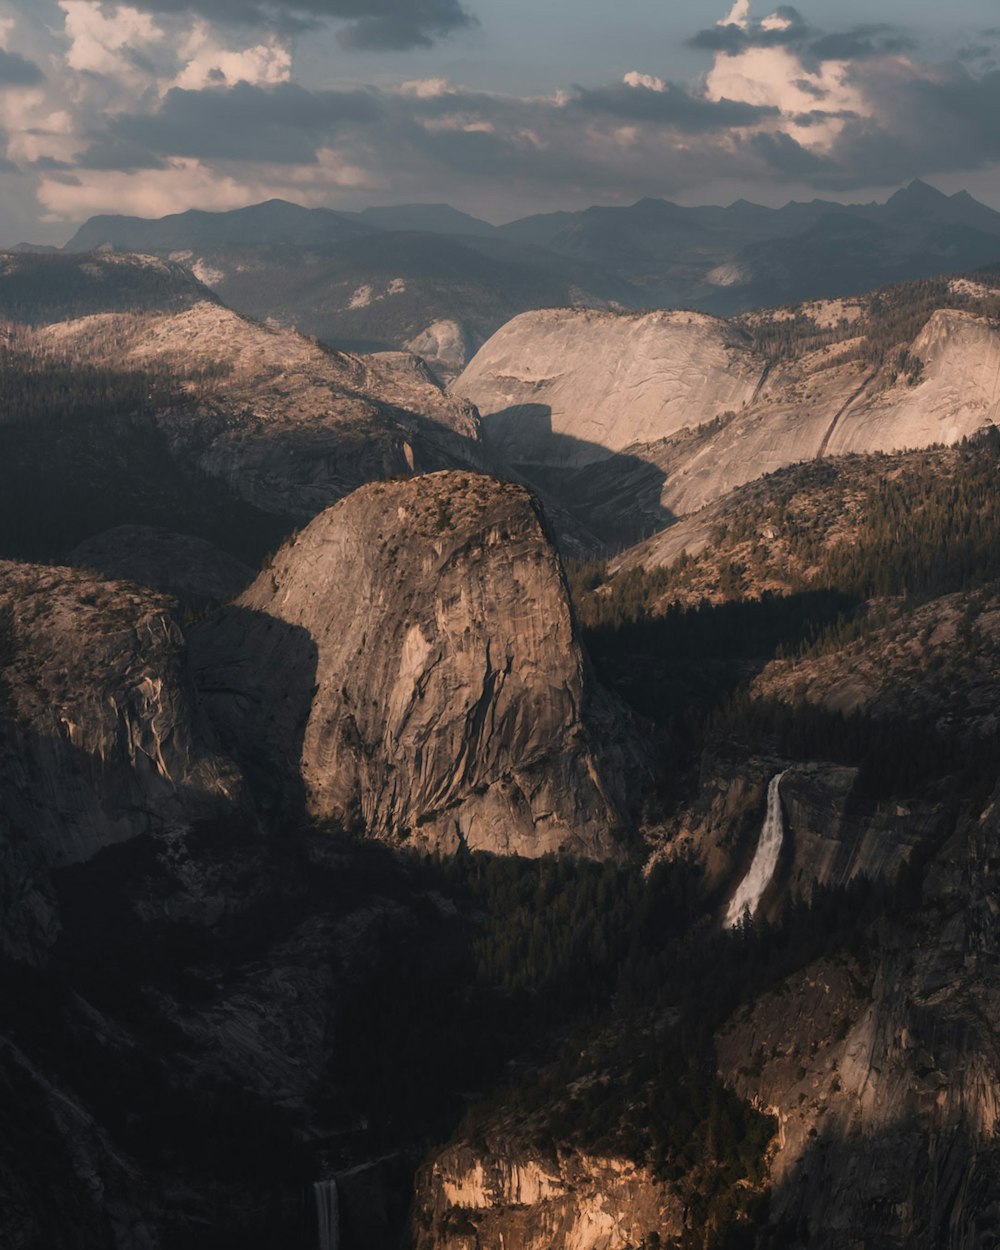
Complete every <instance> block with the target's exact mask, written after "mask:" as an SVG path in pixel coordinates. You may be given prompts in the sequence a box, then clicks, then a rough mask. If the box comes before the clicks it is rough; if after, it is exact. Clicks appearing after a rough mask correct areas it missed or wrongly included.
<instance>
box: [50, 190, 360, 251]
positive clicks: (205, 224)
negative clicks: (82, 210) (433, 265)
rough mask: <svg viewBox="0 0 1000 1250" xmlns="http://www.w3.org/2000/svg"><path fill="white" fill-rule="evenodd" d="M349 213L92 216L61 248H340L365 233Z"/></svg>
mask: <svg viewBox="0 0 1000 1250" xmlns="http://www.w3.org/2000/svg"><path fill="white" fill-rule="evenodd" d="M369 231H370V228H369V227H366V226H365V225H364V224H363V223H362V222H360V221H358V220H356V219H354V218H353V217H352V216H351V215H350V214H345V213H335V212H333V211H332V210H331V209H327V208H302V207H300V206H299V205H298V204H289V203H288V202H287V201H286V200H267V201H266V202H265V203H263V204H251V205H249V206H248V207H246V208H237V209H231V210H229V211H228V212H220V213H207V212H203V211H201V210H199V209H191V210H190V211H189V212H186V213H172V214H171V215H170V216H168V217H162V218H155V219H152V218H144V217H120V216H110V215H105V216H99V217H91V218H90V220H89V221H87V222H85V223H84V225H83V226H81V227H80V229H79V230H78V231H77V232H76V234H74V235H73V237H72V238H71V239H70V241H69V242H68V243H67V244H66V248H65V250H66V251H67V252H97V251H119V252H138V253H145V254H147V255H155V254H157V253H159V252H164V251H171V250H176V249H178V248H185V247H199V248H203V247H213V246H216V247H217V246H219V245H220V244H222V245H230V246H234V247H238V246H241V245H244V246H245V245H254V244H266V243H276V242H289V241H291V240H293V239H294V240H296V241H298V242H300V243H303V244H306V245H315V244H322V243H340V242H342V241H343V240H344V239H350V238H358V237H362V236H364V235H366V234H368V233H369Z"/></svg>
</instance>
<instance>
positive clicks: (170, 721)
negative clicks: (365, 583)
mask: <svg viewBox="0 0 1000 1250" xmlns="http://www.w3.org/2000/svg"><path fill="white" fill-rule="evenodd" d="M0 628H2V632H3V648H4V655H3V661H4V663H3V667H2V673H0V676H2V681H0V795H2V816H0V820H2V825H0V829H2V833H3V839H4V841H5V842H6V843H7V848H5V853H4V854H3V856H0V863H2V865H3V869H4V875H5V876H6V877H7V880H6V881H5V882H3V884H2V886H0V889H2V890H3V892H4V894H5V895H6V902H7V904H8V905H7V907H5V909H4V916H3V926H2V930H0V937H2V939H3V940H4V941H5V942H6V943H7V945H8V947H9V948H13V949H18V950H28V949H30V947H31V945H32V943H33V942H36V941H37V940H38V939H39V936H40V935H39V933H38V932H37V930H38V927H39V925H41V927H42V929H45V928H46V927H47V926H48V925H49V924H50V922H51V917H50V916H48V913H47V905H45V904H44V901H43V900H42V897H41V895H39V893H38V888H37V881H38V880H39V879H40V876H41V875H42V874H44V871H45V870H46V869H47V868H49V867H52V866H59V865H64V864H71V863H75V862H79V861H82V860H86V859H88V858H89V857H90V856H92V855H94V854H95V853H96V852H97V851H99V850H100V849H101V848H102V847H106V846H109V845H111V844H113V843H115V842H121V841H124V840H126V839H128V838H132V837H135V836H136V835H138V834H141V833H148V832H155V831H162V830H164V829H167V828H170V827H172V826H180V825H183V824H185V823H186V822H187V821H189V820H190V819H192V818H193V817H196V816H206V815H210V814H212V813H215V812H218V811H219V810H221V809H226V808H228V807H230V806H231V805H232V803H233V801H234V800H235V798H236V797H237V796H238V793H239V789H240V785H239V780H238V776H237V775H236V773H235V770H234V769H233V768H232V766H231V765H229V764H228V763H227V762H226V761H224V760H222V759H221V758H220V757H218V756H217V755H215V754H213V753H212V752H211V751H210V750H207V749H205V747H204V746H202V745H201V744H200V741H199V736H198V733H197V728H196V716H195V712H194V706H193V697H192V691H191V690H190V688H189V686H188V684H187V681H186V679H185V676H184V664H183V639H182V637H181V633H180V630H179V629H178V627H177V625H176V623H175V622H174V620H173V619H172V617H171V614H170V605H169V603H167V602H166V601H164V600H163V599H161V598H159V597H158V596H156V595H155V594H153V593H152V592H146V591H143V590H140V589H139V588H138V587H136V586H131V585H128V584H125V583H119V582H107V581H103V580H101V579H99V578H97V577H94V576H92V575H89V574H86V573H82V572H79V571H77V570H75V569H60V568H43V567H38V566H32V565H19V564H11V563H8V562H3V563H0Z"/></svg>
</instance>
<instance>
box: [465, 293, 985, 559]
mask: <svg viewBox="0 0 1000 1250" xmlns="http://www.w3.org/2000/svg"><path fill="white" fill-rule="evenodd" d="M993 281H994V280H993V278H991V277H990V276H989V275H988V274H987V275H983V276H981V277H979V278H977V279H975V280H972V279H952V280H947V281H946V280H941V281H940V282H933V283H927V284H917V285H914V286H904V287H898V288H887V289H886V290H885V291H883V292H878V293H876V294H875V295H874V296H871V297H865V298H859V299H856V300H853V301H846V302H845V301H833V302H820V303H815V304H807V305H802V306H799V307H797V308H794V309H779V310H774V311H771V312H761V313H754V314H749V315H748V316H746V317H743V318H738V319H735V320H733V321H730V322H722V321H718V320H715V319H712V318H708V317H704V316H702V315H699V314H680V313H672V314H650V315H645V316H638V315H636V314H623V313H610V312H604V313H581V312H578V311H575V310H562V311H555V312H540V313H529V314H525V315H524V316H522V317H521V318H518V319H515V321H513V322H511V323H509V324H508V325H507V326H505V327H504V328H503V329H502V330H500V331H499V332H498V333H497V334H496V335H495V336H494V337H493V338H492V339H491V340H490V341H489V342H488V343H487V344H486V345H485V346H484V347H483V348H482V349H481V350H480V352H479V353H478V354H477V356H476V357H475V358H474V360H473V361H472V362H471V364H470V365H469V366H468V368H467V369H466V370H465V371H464V373H463V374H462V376H461V377H460V378H458V379H457V380H456V381H455V383H453V385H452V393H453V394H455V395H458V396H462V397H465V398H468V399H471V400H472V401H473V402H474V403H475V404H476V405H477V407H478V409H479V411H480V413H481V416H482V420H483V429H484V432H485V436H486V438H487V440H488V442H489V445H490V446H492V447H494V448H496V449H497V450H498V451H499V453H500V454H502V455H503V457H504V458H505V459H506V460H507V461H509V462H510V463H513V464H515V465H516V466H517V467H518V469H519V470H520V471H521V472H522V473H524V474H525V475H526V476H527V477H528V478H529V479H531V480H533V481H537V482H538V483H539V484H540V485H542V486H543V487H544V488H545V489H546V490H548V491H551V492H552V493H553V494H554V495H555V496H556V497H557V498H559V499H560V500H561V501H562V502H563V503H564V504H565V505H566V506H567V507H568V508H570V509H571V510H574V509H575V510H576V511H577V514H578V515H579V516H580V517H581V518H586V521H587V524H588V525H589V526H590V527H591V528H592V529H593V530H594V531H595V532H596V533H598V534H600V535H601V536H602V537H604V538H605V539H606V541H609V542H612V543H616V542H617V543H621V542H623V541H624V542H628V541H634V540H635V538H636V537H637V536H639V535H641V534H643V533H650V532H651V531H654V530H657V529H662V528H664V526H665V525H666V524H668V523H669V522H670V520H671V519H672V518H674V517H676V516H678V515H684V514H687V513H690V512H693V511H696V510H697V509H698V508H700V507H702V506H704V505H705V504H708V503H710V502H711V501H712V500H713V499H716V498H718V497H720V496H721V495H724V494H725V493H727V492H728V491H730V490H732V489H733V488H735V487H737V486H739V485H741V484H742V483H744V482H747V481H751V480H753V479H754V478H757V477H760V476H762V475H763V474H766V473H769V472H773V471H774V470H776V469H778V468H780V467H782V466H783V465H788V464H794V463H796V462H799V461H804V460H808V459H811V458H824V457H830V456H842V455H847V454H852V453H866V452H874V451H894V450H899V449H903V448H907V447H921V446H924V447H926V446H930V445H934V444H938V443H945V444H953V443H955V442H958V441H960V440H961V439H962V438H965V437H969V436H971V435H973V434H975V433H977V432H978V431H979V430H980V429H982V428H984V427H986V426H989V425H991V424H993V423H994V422H995V420H996V417H997V412H998V405H1000V392H998V391H997V387H996V378H997V376H998V371H1000V338H998V337H997V334H996V328H995V321H994V318H995V315H996V310H997V307H998V300H1000V296H998V295H997V290H998V288H997V287H996V286H994V285H993ZM667 541H669V540H667Z"/></svg>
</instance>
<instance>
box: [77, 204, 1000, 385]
mask: <svg viewBox="0 0 1000 1250" xmlns="http://www.w3.org/2000/svg"><path fill="white" fill-rule="evenodd" d="M100 248H107V249H110V250H114V251H119V252H144V253H150V254H153V255H156V256H159V257H161V258H163V259H165V260H172V261H174V262H176V263H180V264H184V265H186V266H188V267H189V268H190V269H191V271H192V272H193V273H194V274H195V275H196V276H197V277H198V278H199V279H200V280H201V281H203V282H205V283H207V284H208V285H209V286H210V287H211V288H212V289H213V290H215V291H216V292H217V293H218V294H219V296H220V297H221V298H222V299H223V300H224V301H225V302H226V303H227V304H229V305H230V306H231V307H233V308H236V309H238V310H239V311H240V312H244V313H247V314H249V315H251V316H254V317H259V318H261V319H265V318H268V317H273V318H276V319H278V320H279V321H280V322H281V323H282V324H284V325H289V326H294V327H295V328H296V329H298V330H300V331H302V332H303V333H306V334H314V335H317V336H318V337H319V338H321V339H323V340H324V341H326V342H328V343H332V344H334V345H335V346H337V347H341V348H346V349H350V350H355V351H372V350H386V349H399V348H408V347H411V346H413V345H414V343H417V344H418V345H417V346H416V347H414V350H417V351H419V352H420V353H421V354H424V355H426V358H427V359H428V361H429V363H431V364H432V366H433V367H435V368H436V369H438V370H439V371H440V373H441V376H442V377H445V378H451V377H453V376H454V375H455V373H457V372H458V371H460V369H461V367H462V366H463V365H464V364H466V363H467V361H468V360H469V358H470V357H471V355H472V354H473V353H474V352H475V350H476V349H477V348H478V347H480V346H481V345H482V343H483V342H484V341H485V340H486V339H487V338H489V336H490V335H491V334H493V333H494V331H496V330H498V329H499V328H500V327H501V326H502V325H503V324H504V323H505V322H507V321H509V320H510V319H511V318H513V317H516V316H517V315H518V314H520V313H523V312H527V311H532V310H537V309H545V308H551V307H561V306H567V305H571V306H580V307H586V308H605V307H608V306H614V305H621V306H623V307H625V308H639V309H648V308H674V307H678V306H680V307H686V308H697V309H700V310H702V311H705V312H708V313H712V314H716V315H724V316H730V315H733V314H736V313H740V312H744V311H747V310H749V309H755V308H761V307H768V306H772V305H777V304H789V303H795V302H798V301H802V300H813V301H815V300H824V299H837V298H841V297H844V296H847V295H854V294H857V293H858V292H863V291H867V290H871V289H873V288H874V287H877V286H879V285H883V284H885V283H889V282H903V281H910V280H913V279H918V278H924V277H932V276H935V275H938V274H942V273H954V272H960V271H962V270H966V269H975V268H979V267H982V266H985V265H990V264H994V263H996V262H997V261H998V260H1000V214H998V213H996V212H994V211H993V210H992V209H990V208H987V207H986V206H985V205H983V204H979V203H977V201H975V200H974V199H973V198H972V197H971V196H969V195H968V194H967V193H965V192H959V193H958V194H956V195H952V196H945V195H943V194H942V193H941V192H939V191H936V190H934V189H933V188H932V187H929V186H927V185H926V184H925V183H921V182H919V181H918V182H915V183H913V184H911V185H910V186H909V187H907V188H905V189H903V190H901V191H899V192H897V193H896V194H895V195H894V196H892V197H891V198H890V199H889V200H888V201H887V202H886V203H885V204H866V205H843V204H837V203H834V202H832V201H822V200H816V201H813V202H811V203H808V204H797V203H791V204H787V205H786V206H785V207H784V208H781V209H769V208H763V207H761V206H760V205H755V204H750V203H747V202H745V201H738V202H737V203H735V204H732V205H730V206H729V207H728V208H714V207H699V208H686V207H681V206H679V205H676V204H671V203H669V202H667V201H665V200H653V199H646V200H641V201H639V203H637V204H634V205H631V206H629V207H626V208H598V207H595V208H590V209H586V210H584V211H582V212H578V213H549V214H543V215H541V216H538V217H529V218H525V219H523V220H521V221H516V222H511V223H509V224H507V225H505V226H501V227H494V226H491V225H490V224H489V223H487V222H483V221H480V220H479V219H477V218H474V217H470V216H469V215H468V214H465V213H460V212H457V211H456V210H454V209H452V208H450V207H449V206H448V205H441V204H417V205H399V206H395V207H392V206H387V207H382V208H369V209H366V210H364V211H363V212H361V213H340V212H333V211H332V210H329V209H304V208H301V207H299V206H298V205H294V204H288V203H286V202H284V201H280V200H272V201H268V202H267V203H264V204H258V205H252V206H250V207H247V208H244V209H238V210H234V211H231V212H222V213H203V212H189V213H181V214H176V215H173V216H170V217H165V218H162V219H160V220H143V219H139V218H130V217H113V216H105V217H95V218H92V219H91V220H90V221H88V222H87V223H86V224H85V225H84V226H83V227H81V229H80V230H79V231H78V232H77V234H76V235H75V236H74V237H73V238H72V239H71V240H70V242H69V243H68V244H67V246H66V250H67V251H69V252H81V251H92V250H95V249H100Z"/></svg>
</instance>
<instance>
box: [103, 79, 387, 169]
mask: <svg viewBox="0 0 1000 1250" xmlns="http://www.w3.org/2000/svg"><path fill="white" fill-rule="evenodd" d="M380 109H381V105H380V101H379V97H378V95H377V94H376V93H375V92H372V91H317V92H312V91H307V90H306V89H305V88H303V87H299V86H297V85H295V84H294V83H279V84H278V85H276V86H273V87H260V86H256V85H253V84H251V83H246V82H239V83H236V84H235V86H233V87H230V88H227V87H224V86H220V87H217V88H207V89H204V90H200V91H187V90H184V89H183V88H180V87H174V88H172V89H171V90H170V91H168V92H167V94H166V96H165V97H164V99H163V102H162V106H161V107H160V109H159V110H158V111H157V112H156V113H152V114H131V115H129V114H125V115H122V116H119V117H115V118H112V119H111V121H110V122H109V124H108V135H109V138H110V139H111V140H112V141H120V142H124V143H125V144H128V145H131V147H130V149H129V150H130V151H132V152H138V151H147V152H150V153H155V154H156V155H159V156H185V157H195V158H198V159H220V160H230V161H250V162H254V161H261V162H274V163H277V164H291V165H295V164H309V163H312V162H313V161H314V160H315V159H316V149H317V147H319V146H320V145H321V144H323V143H325V142H327V141H329V140H330V139H331V138H332V137H333V136H334V135H335V134H336V132H337V130H338V128H339V127H340V126H342V125H344V124H345V123H354V124H357V123H366V122H371V121H373V120H375V119H376V118H377V117H378V116H379V113H380Z"/></svg>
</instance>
